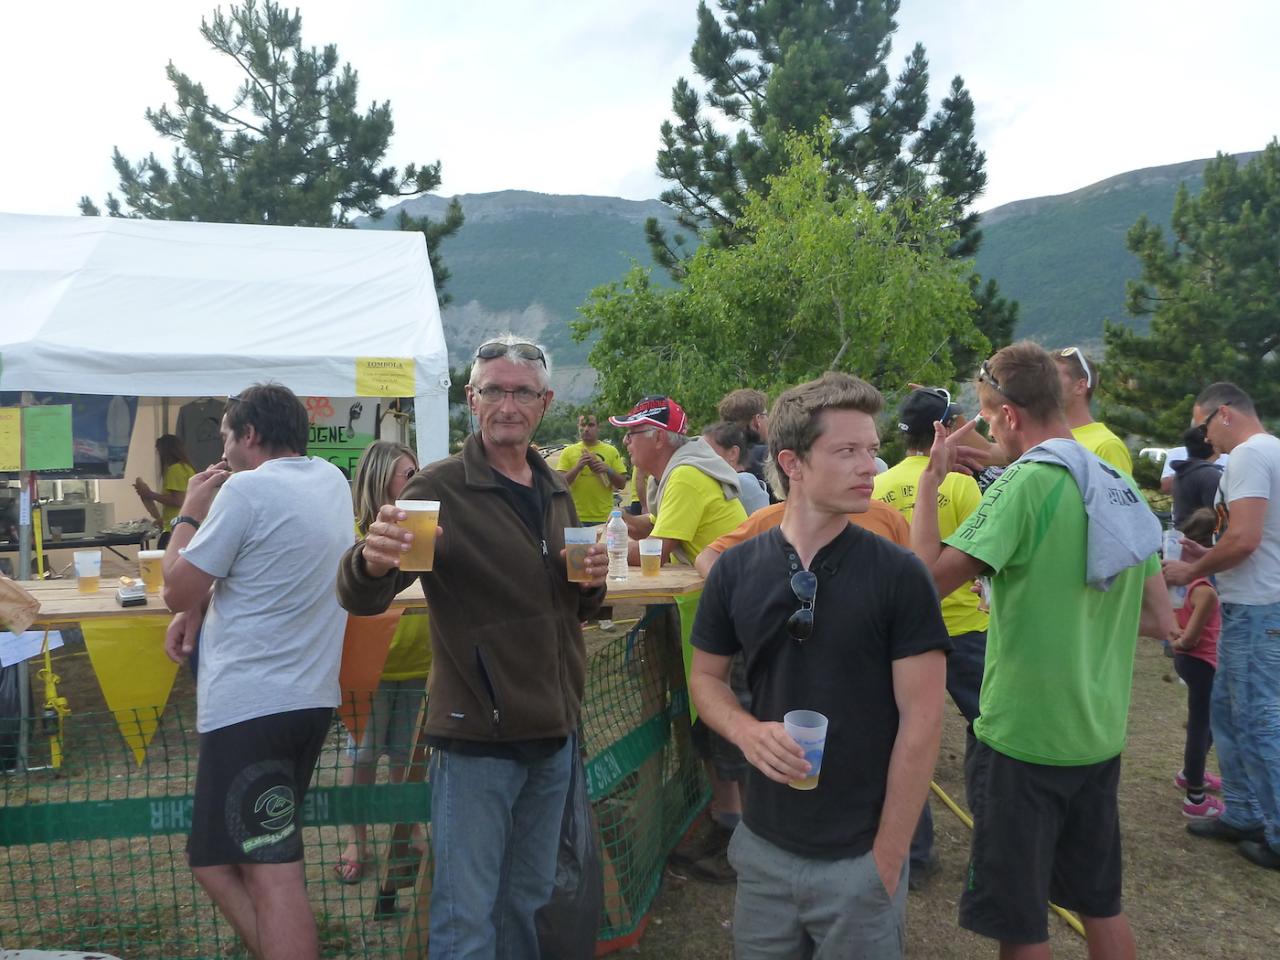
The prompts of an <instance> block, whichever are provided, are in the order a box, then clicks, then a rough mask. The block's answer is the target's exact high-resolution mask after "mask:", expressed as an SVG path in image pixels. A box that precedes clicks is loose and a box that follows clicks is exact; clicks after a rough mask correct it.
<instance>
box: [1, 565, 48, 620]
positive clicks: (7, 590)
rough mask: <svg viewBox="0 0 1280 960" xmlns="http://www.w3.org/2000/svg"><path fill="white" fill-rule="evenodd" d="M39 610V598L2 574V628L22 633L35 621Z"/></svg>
mask: <svg viewBox="0 0 1280 960" xmlns="http://www.w3.org/2000/svg"><path fill="white" fill-rule="evenodd" d="M39 612H40V601H39V600H37V599H36V598H35V597H33V596H32V595H31V594H29V593H27V591H26V590H23V589H22V587H20V586H18V585H17V584H16V583H14V582H13V581H12V580H10V579H9V578H8V577H5V576H3V575H0V629H4V630H10V631H12V632H13V633H22V632H23V631H25V630H26V629H27V627H29V626H31V624H32V623H34V622H35V619H36V614H38V613H39Z"/></svg>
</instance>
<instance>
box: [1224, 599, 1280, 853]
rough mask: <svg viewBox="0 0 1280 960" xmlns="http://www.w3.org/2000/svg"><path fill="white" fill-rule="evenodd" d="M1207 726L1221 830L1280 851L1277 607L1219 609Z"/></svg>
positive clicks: (1279, 637)
mask: <svg viewBox="0 0 1280 960" xmlns="http://www.w3.org/2000/svg"><path fill="white" fill-rule="evenodd" d="M1210 723H1211V724H1212V726H1213V740H1214V743H1215V744H1216V746H1217V748H1218V767H1219V769H1221V771H1222V800H1223V802H1224V804H1225V805H1226V811H1225V812H1224V813H1223V814H1222V820H1223V822H1224V823H1227V824H1229V825H1231V826H1233V827H1236V828H1238V829H1241V830H1252V829H1256V828H1257V827H1258V826H1260V825H1261V826H1264V827H1265V828H1266V835H1267V842H1268V843H1269V844H1270V845H1271V848H1272V849H1273V850H1276V851H1280V603H1270V604H1260V605H1253V604H1243V603H1224V604H1223V605H1222V634H1221V637H1220V638H1219V641H1218V673H1217V675H1216V676H1215V677H1214V680H1213V702H1212V706H1211V708H1210Z"/></svg>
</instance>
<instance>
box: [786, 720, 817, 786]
mask: <svg viewBox="0 0 1280 960" xmlns="http://www.w3.org/2000/svg"><path fill="white" fill-rule="evenodd" d="M782 727H783V729H784V730H786V731H787V736H789V737H790V738H791V739H792V740H794V741H795V742H796V743H798V744H800V749H802V750H803V751H804V758H805V759H806V760H808V761H809V772H808V774H806V775H805V776H803V777H801V778H800V779H799V780H792V781H791V783H790V784H789V786H791V787H793V788H795V789H796V790H813V789H816V788H817V786H818V774H819V773H821V772H822V753H823V751H824V750H825V749H826V746H827V718H826V717H824V716H823V715H822V714H820V713H818V712H817V711H815V710H790V711H788V712H787V713H786V714H784V715H783V717H782Z"/></svg>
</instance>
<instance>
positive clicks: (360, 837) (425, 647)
mask: <svg viewBox="0 0 1280 960" xmlns="http://www.w3.org/2000/svg"><path fill="white" fill-rule="evenodd" d="M417 472H418V459H417V457H415V456H414V453H413V451H412V450H411V449H409V448H408V447H406V446H405V445H404V444H402V443H392V442H391V441H389V440H376V441H374V442H373V443H371V444H370V445H369V446H368V447H366V448H365V451H364V453H362V454H361V455H360V462H359V464H358V465H357V466H356V475H355V481H354V483H353V484H352V492H351V495H352V499H353V501H354V504H355V517H356V531H357V533H358V534H359V536H362V537H363V536H364V535H365V533H366V532H367V531H368V529H369V524H371V523H373V521H374V519H375V518H376V517H377V516H378V509H379V508H380V507H381V506H382V505H383V504H386V503H391V502H393V501H395V500H396V499H398V498H399V496H400V493H401V491H403V490H404V487H405V484H406V483H408V482H409V478H410V477H412V476H413V475H414V474H415V473H417ZM430 668H431V635H430V633H429V632H428V629H427V618H426V616H425V615H424V614H421V613H414V612H407V613H405V614H404V615H403V616H402V617H401V618H400V626H399V627H398V628H397V630H396V633H395V636H394V637H393V638H392V640H391V648H390V649H389V650H388V651H387V662H386V665H385V666H384V667H383V669H382V680H381V682H380V683H379V684H378V690H377V693H376V694H375V695H374V698H373V713H372V715H371V716H370V718H369V723H368V724H367V725H366V726H365V730H364V735H363V736H362V737H361V740H360V743H359V744H358V745H357V744H355V743H354V742H353V743H352V744H351V748H350V750H349V753H350V757H351V766H350V767H347V768H346V769H345V770H343V771H342V782H343V784H344V785H350V784H353V783H357V784H369V783H373V781H374V776H375V774H376V772H377V767H378V758H379V757H380V756H386V758H387V762H388V763H389V764H390V770H389V774H390V779H391V782H392V783H403V782H404V780H405V778H406V776H407V775H408V773H409V762H410V760H411V757H410V750H411V748H412V745H413V734H414V724H415V722H416V721H417V719H418V709H419V707H420V706H421V705H422V698H423V695H424V694H425V692H426V687H427V673H428V671H429V670H430ZM417 829H418V828H416V827H415V830H417ZM349 837H350V840H349V842H348V844H347V847H346V849H345V850H343V852H342V856H340V857H339V858H338V862H337V863H336V864H334V867H333V872H334V873H335V874H336V875H337V877H338V879H339V880H340V881H341V882H342V883H359V882H360V881H361V880H362V879H364V874H365V868H366V867H367V866H368V865H369V864H370V863H371V861H372V858H371V857H370V856H369V828H368V827H367V826H366V825H365V824H362V823H361V824H354V825H352V826H351V828H350V834H349Z"/></svg>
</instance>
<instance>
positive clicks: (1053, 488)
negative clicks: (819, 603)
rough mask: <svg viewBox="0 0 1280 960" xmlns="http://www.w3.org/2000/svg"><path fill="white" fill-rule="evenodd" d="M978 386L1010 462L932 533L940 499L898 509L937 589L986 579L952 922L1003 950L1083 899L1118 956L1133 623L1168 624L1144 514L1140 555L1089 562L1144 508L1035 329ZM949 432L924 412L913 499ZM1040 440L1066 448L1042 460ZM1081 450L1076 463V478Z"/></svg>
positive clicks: (1029, 953) (935, 483) (937, 462)
mask: <svg viewBox="0 0 1280 960" xmlns="http://www.w3.org/2000/svg"><path fill="white" fill-rule="evenodd" d="M978 398H979V400H980V402H981V405H982V417H983V419H984V420H986V422H987V423H988V425H989V426H990V428H991V433H992V436H993V437H994V439H995V440H996V441H998V442H999V443H1000V444H1001V445H1002V446H1003V448H1004V449H1005V450H1006V451H1007V452H1008V453H1009V454H1010V456H1012V457H1014V458H1015V460H1014V462H1013V464H1012V465H1011V466H1010V467H1009V469H1007V470H1006V471H1005V472H1004V473H1003V474H1002V475H1001V476H1000V477H999V479H997V480H996V481H995V483H993V484H992V485H991V487H990V488H989V489H988V490H987V492H986V495H985V496H984V497H983V499H982V502H981V504H980V505H979V506H978V509H977V510H975V511H974V512H973V513H972V514H971V515H970V516H969V518H968V519H967V520H966V521H965V522H964V523H963V524H961V525H960V527H959V529H958V530H956V531H955V532H954V533H953V534H952V535H951V536H949V537H948V538H947V540H946V545H945V546H944V545H943V544H942V543H941V542H940V539H939V535H938V512H937V511H936V510H923V509H919V508H917V509H916V511H915V517H914V519H913V522H912V545H913V547H914V548H915V550H916V553H917V554H918V555H919V556H920V558H921V560H923V561H924V562H925V563H926V564H927V565H928V566H929V567H930V568H931V569H932V571H933V576H934V581H935V583H936V584H937V587H938V592H939V594H941V595H943V596H945V595H947V594H949V593H950V592H951V591H952V590H954V589H955V588H956V587H958V586H959V585H960V584H962V583H965V582H967V581H969V580H972V579H973V578H974V577H976V576H979V575H984V574H985V575H989V576H990V578H991V586H992V597H991V622H990V626H989V629H988V632H987V658H986V668H985V671H984V673H983V680H982V694H981V698H980V705H979V710H980V716H979V717H978V719H977V721H976V722H975V723H974V725H973V730H974V736H975V737H976V741H975V742H974V744H973V748H972V749H971V751H970V753H969V756H968V757H966V761H965V774H966V787H967V789H968V792H969V796H970V798H971V799H972V804H973V813H974V834H973V847H972V851H971V854H970V861H969V871H968V883H967V885H966V887H965V890H964V893H963V894H962V896H961V900H960V925H961V926H962V927H965V928H966V929H969V930H973V931H975V932H976V933H980V934H983V935H985V936H988V937H992V938H994V939H996V940H999V941H1000V949H1001V953H1000V955H1001V957H1005V958H1019V957H1041V956H1046V955H1047V951H1046V949H1045V946H1044V945H1045V943H1046V942H1047V940H1048V925H1047V908H1046V904H1047V902H1048V900H1049V899H1050V898H1052V899H1053V901H1054V902H1055V903H1057V904H1059V905H1060V906H1063V907H1066V908H1067V909H1072V910H1076V911H1077V912H1079V914H1080V915H1081V920H1082V922H1083V923H1084V926H1085V930H1086V932H1087V934H1088V938H1089V953H1090V956H1091V957H1093V958H1095V960H1099V958H1107V960H1111V958H1113V960H1121V958H1131V957H1133V956H1134V955H1135V950H1136V947H1135V944H1134V939H1133V933H1132V931H1131V930H1130V929H1129V923H1128V920H1127V919H1126V918H1125V916H1124V913H1123V912H1122V910H1121V899H1120V893H1121V858H1120V820H1119V812H1118V809H1117V799H1116V793H1117V786H1118V783H1119V774H1120V753H1121V751H1122V750H1123V749H1124V741H1125V731H1126V718H1127V713H1128V708H1129V691H1130V686H1131V683H1132V674H1133V657H1134V646H1135V642H1136V639H1137V635H1138V632H1139V630H1141V631H1142V633H1143V634H1145V635H1147V636H1152V637H1165V636H1168V635H1169V633H1170V632H1171V631H1172V630H1173V629H1174V620H1173V612H1172V609H1171V608H1170V606H1169V599H1168V593H1167V591H1166V590H1165V586H1164V581H1163V578H1162V577H1161V575H1160V566H1159V562H1158V560H1157V559H1156V555H1155V552H1154V551H1155V547H1156V546H1157V545H1158V537H1159V530H1158V524H1156V525H1155V527H1154V529H1153V530H1152V531H1151V547H1152V552H1151V554H1150V556H1147V557H1145V559H1139V560H1137V561H1136V562H1133V563H1131V564H1130V565H1128V566H1126V567H1123V568H1122V569H1120V570H1119V572H1117V573H1115V574H1114V576H1113V577H1112V578H1106V579H1103V578H1099V577H1098V576H1097V573H1098V570H1097V566H1098V564H1099V559H1100V557H1099V555H1100V552H1101V551H1102V546H1103V545H1104V544H1105V543H1106V542H1105V541H1104V540H1103V531H1104V530H1105V529H1116V528H1122V527H1124V526H1126V525H1127V524H1129V523H1131V522H1136V523H1141V522H1144V521H1146V522H1148V523H1149V522H1150V518H1149V517H1147V516H1145V515H1139V512H1140V511H1147V510H1148V508H1147V507H1146V504H1145V501H1144V500H1142V499H1141V497H1140V496H1139V495H1138V494H1137V493H1136V491H1135V490H1134V488H1133V487H1132V481H1131V480H1129V479H1128V478H1127V476H1121V475H1120V474H1118V472H1117V471H1115V470H1113V469H1111V468H1109V467H1105V466H1103V465H1102V464H1101V462H1100V461H1099V460H1097V459H1096V458H1095V457H1094V456H1093V455H1091V454H1089V453H1087V452H1085V451H1084V450H1082V449H1080V447H1079V446H1078V445H1077V444H1075V443H1073V442H1071V441H1072V437H1071V429H1070V427H1069V426H1068V424H1067V420H1066V417H1065V414H1064V412H1063V406H1062V384H1061V382H1060V380H1059V378H1058V376H1057V370H1056V369H1055V364H1054V358H1053V357H1051V356H1050V355H1049V354H1048V353H1047V352H1046V351H1045V350H1044V349H1043V348H1042V347H1040V346H1039V345H1037V344H1034V343H1030V342H1028V341H1024V342H1022V343H1016V344H1013V345H1012V346H1008V347H1005V348H1004V349H1003V350H1001V351H999V352H998V353H997V354H996V355H995V356H994V357H992V358H991V359H990V360H989V361H986V362H984V363H983V364H982V368H981V371H980V373H979V376H978ZM971 430H972V428H971V427H963V428H961V429H960V430H959V431H957V432H956V434H955V435H954V436H955V437H956V441H962V440H963V437H964V436H965V435H966V434H967V433H969V432H971ZM956 441H953V442H952V443H948V442H947V439H946V432H945V430H944V429H942V428H941V426H940V425H939V426H938V427H937V428H935V441H934V444H933V449H932V450H931V451H930V459H929V465H928V467H927V468H926V469H925V471H924V472H923V473H922V474H921V476H920V485H919V489H918V491H917V495H916V496H917V501H916V502H917V505H921V504H926V503H934V502H936V500H937V495H938V490H939V486H940V485H941V483H942V482H943V481H944V479H945V477H946V476H947V473H948V468H949V466H950V461H951V460H952V459H953V457H954V450H953V447H954V446H955V443H956ZM1042 445H1043V446H1042ZM1046 450H1059V451H1062V452H1064V453H1065V454H1066V455H1067V457H1068V458H1069V459H1070V461H1071V464H1072V465H1071V466H1067V465H1064V464H1063V463H1061V462H1055V463H1046V462H1043V461H1042V460H1041V459H1040V457H1041V456H1043V454H1044V451H1046ZM1078 463H1082V464H1083V468H1084V469H1085V470H1086V471H1088V472H1085V473H1082V474H1080V475H1079V478H1078V475H1077V473H1076V470H1075V465H1076V464H1078ZM1099 477H1101V478H1103V481H1104V482H1106V483H1107V484H1109V486H1107V487H1106V488H1105V489H1103V490H1101V491H1100V492H1101V493H1103V494H1104V495H1103V496H1101V497H1096V498H1091V499H1090V501H1089V508H1088V510H1086V506H1085V503H1086V501H1085V498H1084V497H1083V496H1082V494H1081V488H1082V484H1086V483H1088V482H1094V481H1096V480H1097V478H1099ZM1113 487H1114V489H1113ZM1099 501H1100V502H1099ZM1112 511H1116V512H1114V513H1113V512H1112ZM1094 536H1096V537H1098V543H1096V544H1094V545H1093V546H1094V547H1095V548H1097V549H1090V541H1091V539H1092V538H1093V537H1094ZM1141 542H1143V543H1144V544H1145V542H1146V538H1145V537H1144V538H1143V539H1142V541H1141ZM1106 559H1111V558H1110V557H1108V558H1106ZM1126 562H1127V561H1126ZM1103 584H1105V586H1106V588H1105V589H1103V588H1102V585H1103Z"/></svg>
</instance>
